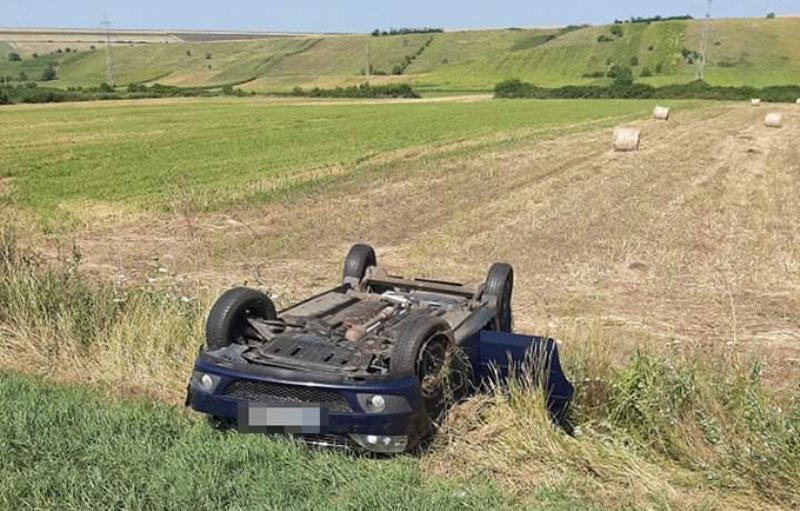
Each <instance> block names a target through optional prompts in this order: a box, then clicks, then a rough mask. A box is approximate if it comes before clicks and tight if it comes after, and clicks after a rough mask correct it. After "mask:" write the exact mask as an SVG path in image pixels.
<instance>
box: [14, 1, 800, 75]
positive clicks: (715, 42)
mask: <svg viewBox="0 0 800 511" xmlns="http://www.w3.org/2000/svg"><path fill="white" fill-rule="evenodd" d="M701 28H702V22H701V21H688V22H685V21H672V22H660V23H653V24H650V25H645V24H625V25H624V29H625V34H624V36H623V37H622V38H618V39H615V40H614V41H613V42H603V43H600V42H598V41H597V38H598V36H600V35H601V34H605V35H609V27H608V26H599V27H589V28H585V29H583V30H578V31H573V32H569V33H566V34H563V35H561V36H560V37H558V38H557V39H555V40H552V41H549V42H548V41H545V40H543V36H544V35H547V34H559V33H560V32H559V31H558V30H553V29H541V30H535V29H534V30H529V29H526V30H510V29H506V30H486V31H467V32H446V33H443V34H432V35H428V34H414V35H407V36H395V37H379V38H375V37H369V36H318V37H311V38H308V37H301V36H297V37H294V36H287V37H271V38H267V39H263V40H258V41H236V42H202V43H178V44H154V45H143V46H136V47H127V46H119V47H115V50H114V51H115V65H116V74H117V82H118V83H120V84H126V83H129V82H142V81H153V80H158V81H160V82H164V83H169V84H174V85H181V86H220V85H223V84H226V83H240V82H244V81H249V83H248V85H247V88H249V89H252V90H259V91H285V90H289V89H291V88H292V87H294V86H303V87H309V86H322V87H332V86H336V85H350V84H355V83H359V82H361V81H363V80H364V77H363V76H362V71H363V70H364V68H365V65H366V59H367V44H368V43H369V45H370V46H371V61H372V63H373V66H374V68H375V69H376V70H380V71H384V72H391V70H392V68H393V67H394V65H395V64H397V63H399V62H401V61H402V60H403V58H404V57H405V56H406V55H409V54H412V53H414V52H415V51H416V50H417V49H418V48H420V46H421V45H422V44H424V42H425V41H427V40H428V39H429V38H431V37H432V38H433V41H432V44H431V45H430V46H429V47H428V48H427V49H426V50H425V51H424V52H423V53H422V54H421V55H420V56H419V57H418V58H417V59H416V60H415V61H414V62H413V63H412V64H411V65H410V66H409V67H408V68H407V69H406V73H405V74H404V75H403V76H400V77H394V76H376V77H373V78H372V79H371V80H372V81H373V82H378V83H381V82H388V81H398V80H400V81H411V82H413V83H415V84H417V85H419V86H424V87H426V88H428V89H433V90H435V89H442V90H451V89H452V90H475V89H480V90H489V89H491V87H493V86H494V84H495V83H497V82H498V81H499V80H502V79H505V78H510V77H516V78H521V79H525V80H529V81H533V82H535V83H537V84H540V85H547V86H558V85H565V84H576V83H591V82H593V81H596V80H595V79H591V78H583V75H584V74H587V73H592V72H602V71H604V70H605V69H606V62H608V61H609V59H611V61H612V62H620V63H628V62H629V61H630V58H631V57H633V56H637V57H639V60H640V65H639V67H638V68H637V69H636V72H637V74H638V73H639V72H641V69H642V68H644V67H645V66H647V67H649V68H650V69H651V70H655V68H656V66H657V65H658V64H659V63H661V65H662V67H663V69H664V71H663V73H662V74H660V75H658V76H655V77H653V78H649V79H646V81H648V82H650V83H654V84H663V83H674V82H685V81H689V80H691V79H693V78H694V75H695V65H694V64H689V63H686V62H684V61H683V60H682V59H681V57H680V52H681V50H682V49H683V48H687V49H689V50H699V46H700V31H701ZM798 32H800V17H793V18H778V19H775V20H767V19H755V18H749V19H725V20H715V21H714V22H713V24H712V44H711V47H710V53H709V61H710V65H709V68H708V73H707V80H708V81H709V82H711V83H713V84H718V85H754V86H764V85H780V84H788V83H794V82H797V81H798V76H800V38H798V37H797V36H796V34H797V33H798ZM651 46H652V47H653V50H649V48H650V47H651ZM187 50H189V51H191V52H192V56H191V57H188V56H187V55H186V51H187ZM206 53H211V54H212V55H213V58H212V60H210V61H207V60H206V59H205V54H206ZM59 59H60V60H61V67H60V69H59V81H58V82H57V83H58V84H59V85H63V86H67V85H96V84H98V83H99V82H101V81H102V80H103V77H104V72H105V71H104V70H105V54H104V52H102V51H96V52H82V53H80V54H78V55H62V56H59ZM209 65H210V66H211V68H210V69H209V67H208V66H209ZM3 66H5V68H8V69H9V72H10V73H11V74H12V75H14V76H16V75H18V74H19V69H18V67H19V66H20V64H12V65H8V64H2V63H0V72H1V71H2V70H3ZM37 74H39V73H37Z"/></svg>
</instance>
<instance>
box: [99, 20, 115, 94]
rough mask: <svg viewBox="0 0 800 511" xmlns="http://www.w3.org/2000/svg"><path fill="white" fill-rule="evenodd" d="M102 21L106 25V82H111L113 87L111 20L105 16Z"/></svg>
mask: <svg viewBox="0 0 800 511" xmlns="http://www.w3.org/2000/svg"><path fill="white" fill-rule="evenodd" d="M100 23H101V25H103V26H104V27H106V83H107V84H109V85H110V86H111V87H113V86H114V56H113V55H112V54H111V33H110V32H109V28H110V27H111V22H110V21H108V18H107V17H104V18H103V21H102V22H100Z"/></svg>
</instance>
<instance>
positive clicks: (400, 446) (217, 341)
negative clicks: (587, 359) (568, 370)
mask: <svg viewBox="0 0 800 511" xmlns="http://www.w3.org/2000/svg"><path fill="white" fill-rule="evenodd" d="M513 285H514V274H513V270H512V268H511V266H509V265H507V264H504V263H496V264H494V265H492V267H491V268H490V270H489V273H488V276H487V278H486V280H485V281H484V282H482V283H479V284H473V285H470V284H457V283H452V282H443V281H437V280H426V279H407V278H402V277H397V276H392V275H390V274H389V273H387V271H386V270H385V269H384V268H382V267H380V266H378V264H377V259H376V256H375V251H374V250H373V249H372V247H370V246H368V245H355V246H353V247H352V248H351V249H350V252H349V253H348V255H347V258H346V259H345V263H344V275H343V280H342V283H341V284H340V285H339V286H337V287H334V288H333V289H330V290H328V291H326V292H324V293H321V294H319V295H317V296H313V297H311V298H309V299H307V300H305V301H303V302H300V303H297V304H295V305H292V306H291V307H289V308H287V309H285V310H282V311H280V312H277V311H276V310H275V306H274V304H273V303H272V301H271V300H270V299H269V297H268V296H267V295H265V294H263V293H261V292H259V291H256V290H253V289H248V288H235V289H231V290H229V291H227V292H225V293H224V294H223V295H222V296H221V297H220V298H219V299H218V300H217V302H216V303H215V304H214V306H213V307H212V310H211V312H210V314H209V317H208V321H207V325H206V345H205V346H204V347H203V348H202V349H201V350H200V353H199V355H198V358H197V360H196V362H195V366H194V372H193V374H192V377H191V381H190V383H189V387H188V395H187V398H186V402H187V405H189V406H191V407H192V408H194V409H195V410H197V411H199V412H201V413H204V414H208V415H210V416H212V417H214V418H216V419H219V420H221V421H224V422H227V423H231V424H235V425H236V426H237V427H238V428H239V429H240V430H241V431H248V432H266V433H282V434H291V435H294V436H297V437H299V438H301V439H303V440H305V441H307V442H310V443H315V444H322V445H334V446H345V447H351V448H356V449H358V448H360V449H364V450H367V451H372V452H381V453H399V452H405V451H409V450H412V449H414V448H415V447H416V446H417V445H419V443H420V442H421V441H422V440H423V439H424V438H426V437H427V436H428V435H429V434H430V433H431V432H432V430H433V428H434V425H435V424H436V422H437V420H439V419H440V418H441V416H442V414H443V412H444V411H445V410H446V408H447V406H448V404H449V403H452V402H454V401H456V400H458V399H462V398H464V397H466V396H468V395H469V393H470V392H474V391H475V389H479V388H480V386H481V383H482V382H484V381H486V380H487V378H490V377H497V376H500V377H505V376H507V375H508V374H509V372H510V371H511V369H512V368H513V366H514V365H519V366H523V365H525V366H526V367H527V369H528V371H529V372H530V371H533V372H534V373H536V374H538V375H540V376H539V377H538V378H537V380H538V383H539V384H540V385H541V386H542V388H543V391H544V392H546V396H547V407H548V410H549V412H550V414H551V416H552V418H553V420H554V421H555V422H556V423H561V424H563V423H564V422H565V420H566V414H567V409H568V406H569V403H570V401H571V399H572V394H573V388H572V386H571V385H570V383H569V382H568V381H567V379H566V378H565V376H564V374H563V372H562V370H561V366H560V363H559V358H558V350H557V347H556V343H555V341H553V340H552V339H549V338H542V337H534V336H527V335H518V334H514V333H512V332H511V329H512V313H511V294H512V290H513Z"/></svg>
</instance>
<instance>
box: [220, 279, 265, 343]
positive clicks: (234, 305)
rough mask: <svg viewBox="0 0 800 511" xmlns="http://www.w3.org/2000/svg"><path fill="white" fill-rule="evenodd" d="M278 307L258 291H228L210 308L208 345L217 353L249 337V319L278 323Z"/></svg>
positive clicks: (244, 289) (243, 289)
mask: <svg viewBox="0 0 800 511" xmlns="http://www.w3.org/2000/svg"><path fill="white" fill-rule="evenodd" d="M276 317H277V314H276V312H275V305H274V304H273V303H272V300H270V299H269V297H268V296H267V295H265V294H264V293H262V292H261V291H256V290H255V289H249V288H246V287H237V288H233V289H229V290H228V291H225V292H224V293H223V294H222V296H220V297H219V298H218V299H217V301H216V302H215V303H214V306H213V307H212V308H211V312H210V313H209V315H208V320H207V321H206V345H207V346H208V349H210V350H215V349H219V348H224V347H225V346H230V345H231V344H234V343H236V342H240V341H241V339H242V338H243V337H244V336H245V334H246V333H247V330H248V328H249V324H248V322H247V320H248V319H249V318H259V319H267V320H271V319H275V318H276Z"/></svg>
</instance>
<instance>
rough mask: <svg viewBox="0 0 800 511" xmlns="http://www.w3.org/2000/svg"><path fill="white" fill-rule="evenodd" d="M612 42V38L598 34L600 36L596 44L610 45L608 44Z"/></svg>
mask: <svg viewBox="0 0 800 511" xmlns="http://www.w3.org/2000/svg"><path fill="white" fill-rule="evenodd" d="M613 40H614V39H613V38H611V37H608V36H607V35H605V34H600V35H599V36H598V37H597V42H598V43H610V42H612V41H613Z"/></svg>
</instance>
